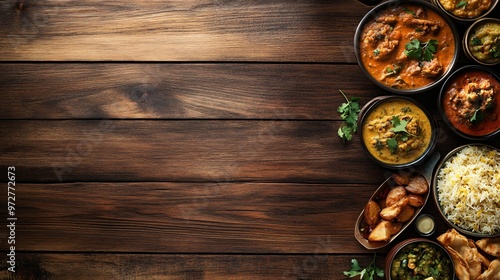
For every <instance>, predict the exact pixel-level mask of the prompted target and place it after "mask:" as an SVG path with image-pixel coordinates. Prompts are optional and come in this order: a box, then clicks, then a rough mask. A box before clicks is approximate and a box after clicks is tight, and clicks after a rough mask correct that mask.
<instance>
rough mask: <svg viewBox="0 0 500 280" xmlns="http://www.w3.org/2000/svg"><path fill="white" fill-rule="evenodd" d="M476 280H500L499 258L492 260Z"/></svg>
mask: <svg viewBox="0 0 500 280" xmlns="http://www.w3.org/2000/svg"><path fill="white" fill-rule="evenodd" d="M477 280H500V259H496V260H493V261H492V262H491V263H490V265H489V266H488V269H487V270H485V271H484V272H483V273H482V274H481V275H479V277H478V278H477Z"/></svg>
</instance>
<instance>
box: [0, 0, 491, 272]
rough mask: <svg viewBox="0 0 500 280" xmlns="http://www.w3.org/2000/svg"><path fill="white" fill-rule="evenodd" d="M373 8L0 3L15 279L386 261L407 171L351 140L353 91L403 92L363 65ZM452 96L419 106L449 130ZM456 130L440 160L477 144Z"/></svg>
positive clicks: (3, 130)
mask: <svg viewBox="0 0 500 280" xmlns="http://www.w3.org/2000/svg"><path fill="white" fill-rule="evenodd" d="M370 9H371V7H370V6H366V5H363V4H361V3H359V2H358V1H356V0H342V1H341V0H330V1H306V0H296V1H289V0H273V1H222V0H182V1H139V0H134V1H121V0H117V1H91V0H80V1H69V0H45V1H35V0H18V1H15V0H7V1H3V2H1V3H0V19H1V25H0V59H1V63H0V74H1V75H0V85H1V88H0V92H1V93H0V94H1V101H0V119H1V121H0V169H1V172H0V173H1V176H0V178H1V181H2V185H3V187H2V189H3V191H1V196H0V197H1V199H0V207H1V215H2V216H1V220H2V221H3V222H2V223H3V224H5V225H9V221H8V218H11V217H12V216H9V215H8V212H7V211H6V210H7V206H8V205H7V186H8V181H9V179H8V178H7V172H8V171H7V170H8V168H9V167H10V166H13V167H15V183H16V187H15V193H14V194H15V199H16V200H15V215H14V217H15V218H16V219H17V220H15V231H14V233H15V264H16V267H15V269H16V272H15V273H11V272H9V271H8V270H7V269H8V267H9V265H8V264H6V261H4V258H6V255H7V254H9V253H10V252H11V248H10V246H11V245H9V244H8V242H7V239H4V237H7V236H9V234H10V235H12V233H11V231H10V229H9V228H8V227H6V226H5V225H3V226H0V232H1V236H2V239H1V242H0V247H1V250H2V260H3V261H2V262H1V264H0V268H1V272H0V278H1V279H344V278H345V276H343V274H342V271H344V270H348V269H349V268H350V261H351V259H352V258H357V259H358V260H359V261H360V262H361V264H364V265H367V264H368V263H370V261H371V260H372V258H373V255H374V252H372V251H368V250H366V249H364V247H362V246H361V245H360V244H359V243H358V242H357V241H356V240H355V239H354V236H353V230H354V223H355V219H356V218H357V216H358V214H359V213H360V211H361V210H362V208H363V206H364V204H365V203H366V202H367V200H368V198H369V197H370V195H371V194H372V192H373V191H374V190H375V188H376V187H377V186H378V185H379V184H380V183H381V182H382V181H383V180H384V179H385V178H386V177H387V176H388V175H389V174H390V172H389V171H388V170H386V169H383V168H381V167H379V166H377V165H376V164H374V163H373V162H372V161H370V160H369V159H368V158H367V157H366V156H365V154H364V153H363V150H362V148H361V144H360V141H359V139H358V137H357V136H356V137H355V138H354V140H353V141H352V142H349V143H347V144H344V143H343V142H342V140H341V139H340V138H339V137H338V136H337V129H338V127H339V126H340V124H341V119H340V116H339V114H338V113H337V111H336V109H337V107H338V106H339V105H340V104H341V103H342V102H343V97H342V96H341V95H340V94H339V92H338V90H339V89H342V90H343V91H344V92H345V93H346V94H347V95H348V96H355V97H360V98H361V104H362V105H363V104H365V103H366V102H368V101H369V100H370V99H372V98H373V97H376V96H379V95H383V94H387V92H384V91H382V90H381V89H380V88H378V87H377V86H375V85H373V84H372V83H371V82H370V81H369V80H368V78H366V77H365V76H364V75H363V73H362V72H361V70H360V68H359V67H358V65H357V63H356V60H355V56H354V52H353V37H354V32H355V29H356V26H357V24H358V23H359V21H360V20H361V18H362V17H363V16H364V15H365V13H366V12H367V11H369V10H370ZM462 61H463V60H462ZM437 93H438V91H437V90H432V91H430V92H427V93H425V94H421V95H418V96H415V97H414V98H415V99H417V100H418V101H420V102H422V103H425V104H426V106H429V110H431V111H432V112H433V113H434V115H435V117H436V118H437V119H439V116H438V115H437V112H436V108H435V103H436V96H437ZM439 124H440V133H439V141H438V144H437V151H439V152H440V153H441V154H445V153H447V152H448V151H450V150H451V149H452V148H454V147H456V146H458V145H461V144H464V143H467V142H468V141H466V140H463V139H460V138H458V137H456V136H454V135H452V134H451V132H450V131H449V130H448V129H447V128H446V127H445V126H444V124H443V123H442V121H439ZM487 143H489V144H492V145H495V146H497V147H499V146H500V144H499V143H498V138H497V139H493V140H490V141H488V142H487ZM9 196H11V195H9ZM424 212H427V213H433V214H436V212H435V209H434V206H433V204H432V203H429V204H427V206H426V208H425V209H424ZM436 217H437V215H436ZM438 222H439V225H438V231H437V232H436V235H437V234H438V233H441V232H443V231H444V230H445V229H446V227H445V226H444V224H443V222H442V221H441V220H438ZM410 236H415V233H414V231H413V229H412V228H409V229H408V231H407V232H405V234H403V235H402V236H401V237H400V238H398V240H397V241H401V240H403V239H404V238H408V237H410ZM434 237H435V236H433V237H431V238H434ZM388 249H389V248H386V249H384V250H380V252H379V254H378V256H379V258H378V261H377V263H378V264H379V266H382V265H383V262H384V260H383V256H384V253H386V252H387V250H388ZM7 258H8V257H7ZM30 277H31V278H30Z"/></svg>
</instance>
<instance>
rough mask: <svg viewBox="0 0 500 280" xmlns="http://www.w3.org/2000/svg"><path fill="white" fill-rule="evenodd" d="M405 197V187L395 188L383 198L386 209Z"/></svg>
mask: <svg viewBox="0 0 500 280" xmlns="http://www.w3.org/2000/svg"><path fill="white" fill-rule="evenodd" d="M405 195H406V190H405V187H403V186H397V187H394V188H393V189H391V190H390V191H389V193H388V194H387V197H386V198H385V205H386V207H388V206H392V205H394V204H396V203H397V202H398V201H399V200H401V198H403V197H404V196H405Z"/></svg>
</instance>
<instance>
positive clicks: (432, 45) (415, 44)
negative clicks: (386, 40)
mask: <svg viewBox="0 0 500 280" xmlns="http://www.w3.org/2000/svg"><path fill="white" fill-rule="evenodd" d="M437 45H438V41H437V40H434V39H431V40H429V41H427V42H425V43H422V42H420V41H419V40H418V39H413V40H411V41H410V42H408V43H407V44H406V45H405V48H406V49H405V51H404V53H405V55H406V56H407V57H409V58H414V59H417V60H420V61H431V60H432V58H433V57H434V54H435V53H436V51H437Z"/></svg>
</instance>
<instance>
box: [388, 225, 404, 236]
mask: <svg viewBox="0 0 500 280" xmlns="http://www.w3.org/2000/svg"><path fill="white" fill-rule="evenodd" d="M388 226H389V232H390V233H391V235H394V234H396V233H398V232H399V231H400V230H401V228H402V227H403V224H402V223H398V222H391V224H390V225H388Z"/></svg>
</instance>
